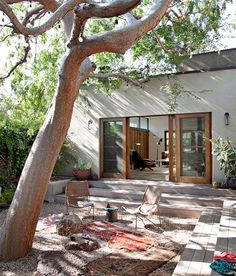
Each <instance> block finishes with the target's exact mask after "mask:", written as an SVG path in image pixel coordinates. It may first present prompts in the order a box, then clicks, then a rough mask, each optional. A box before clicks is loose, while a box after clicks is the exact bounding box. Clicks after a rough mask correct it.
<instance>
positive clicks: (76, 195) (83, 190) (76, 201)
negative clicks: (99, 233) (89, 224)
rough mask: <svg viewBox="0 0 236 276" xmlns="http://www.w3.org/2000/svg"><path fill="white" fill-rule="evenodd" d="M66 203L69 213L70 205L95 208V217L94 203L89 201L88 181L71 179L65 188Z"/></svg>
mask: <svg viewBox="0 0 236 276" xmlns="http://www.w3.org/2000/svg"><path fill="white" fill-rule="evenodd" d="M65 196H66V199H65V205H66V213H67V214H68V211H69V207H73V208H80V209H81V208H87V207H89V208H90V210H91V209H92V210H93V219H94V203H93V202H91V201H89V183H88V181H69V182H68V183H67V185H66V190H65Z"/></svg>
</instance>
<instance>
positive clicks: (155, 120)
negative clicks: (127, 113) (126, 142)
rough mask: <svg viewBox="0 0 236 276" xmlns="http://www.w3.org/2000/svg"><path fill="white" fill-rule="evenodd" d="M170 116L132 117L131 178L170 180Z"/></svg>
mask: <svg viewBox="0 0 236 276" xmlns="http://www.w3.org/2000/svg"><path fill="white" fill-rule="evenodd" d="M168 134H169V133H168V116H152V117H133V118H130V133H129V137H130V178H131V179H147V180H167V181H168V180H169V154H168V153H169V149H168V141H169V136H168Z"/></svg>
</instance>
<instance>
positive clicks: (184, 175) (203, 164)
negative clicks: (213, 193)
mask: <svg viewBox="0 0 236 276" xmlns="http://www.w3.org/2000/svg"><path fill="white" fill-rule="evenodd" d="M175 123H176V147H175V155H176V156H175V159H176V176H175V179H176V181H177V182H192V183H210V182H211V144H210V139H211V131H210V114H209V113H201V114H181V115H176V116H175Z"/></svg>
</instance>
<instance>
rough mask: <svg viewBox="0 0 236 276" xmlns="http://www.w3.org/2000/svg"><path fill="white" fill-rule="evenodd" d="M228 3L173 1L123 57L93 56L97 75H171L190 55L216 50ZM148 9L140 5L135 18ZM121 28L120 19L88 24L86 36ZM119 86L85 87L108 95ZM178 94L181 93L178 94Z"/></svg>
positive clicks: (114, 83) (92, 81) (145, 3)
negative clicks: (163, 14)
mask: <svg viewBox="0 0 236 276" xmlns="http://www.w3.org/2000/svg"><path fill="white" fill-rule="evenodd" d="M227 3H230V0H220V1H219V0H200V1H199V0H182V1H179V0H175V1H173V4H172V7H171V8H170V9H169V11H168V13H167V14H166V15H165V17H164V18H163V19H162V21H161V22H160V24H159V25H158V26H157V27H156V28H155V29H154V30H153V31H152V32H149V33H147V34H146V35H145V36H144V37H143V38H142V39H141V40H139V41H138V42H137V43H136V44H135V45H134V46H133V47H132V49H131V50H129V51H128V53H127V54H126V55H125V56H124V57H123V56H121V55H117V54H111V53H101V54H96V55H95V56H93V61H94V62H95V64H96V65H97V69H96V72H98V73H108V72H122V73H124V74H127V75H129V76H130V77H131V78H133V79H142V78H144V77H147V76H154V75H157V74H160V73H166V72H168V73H171V72H174V71H175V69H176V67H177V66H178V65H179V64H180V63H181V62H183V61H184V60H185V59H186V58H189V57H191V56H192V55H193V54H195V53H199V52H204V51H206V50H213V49H216V48H217V47H218V45H219V40H220V38H221V35H220V34H219V30H220V29H222V28H224V26H226V22H225V19H226V17H225V16H224V11H225V9H226V4H227ZM149 5H150V1H148V0H146V1H143V2H142V5H139V7H138V8H137V9H135V11H134V14H135V16H137V17H139V16H143V15H145V13H146V10H147V7H148V6H149ZM124 25H125V21H124V19H123V18H116V19H114V18H112V19H98V20H89V24H88V28H87V29H86V32H85V35H91V34H97V33H101V32H104V31H109V30H111V29H114V28H119V27H122V26H124ZM121 83H122V82H121V81H117V80H115V79H108V80H96V79H89V80H87V81H86V84H94V85H95V87H96V91H102V92H104V93H107V94H108V95H110V94H111V92H112V91H113V90H114V89H117V88H118V87H119V86H120V85H121ZM179 92H180V94H181V93H182V91H181V90H179ZM185 95H186V93H185ZM189 95H190V94H189ZM190 96H191V95H190ZM171 105H172V103H170V106H171Z"/></svg>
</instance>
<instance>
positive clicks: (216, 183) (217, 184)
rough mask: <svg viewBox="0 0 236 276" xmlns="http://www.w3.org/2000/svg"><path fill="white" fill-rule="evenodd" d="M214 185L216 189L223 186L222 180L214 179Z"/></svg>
mask: <svg viewBox="0 0 236 276" xmlns="http://www.w3.org/2000/svg"><path fill="white" fill-rule="evenodd" d="M212 186H213V188H215V189H218V188H221V182H220V181H217V180H214V181H212Z"/></svg>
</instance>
